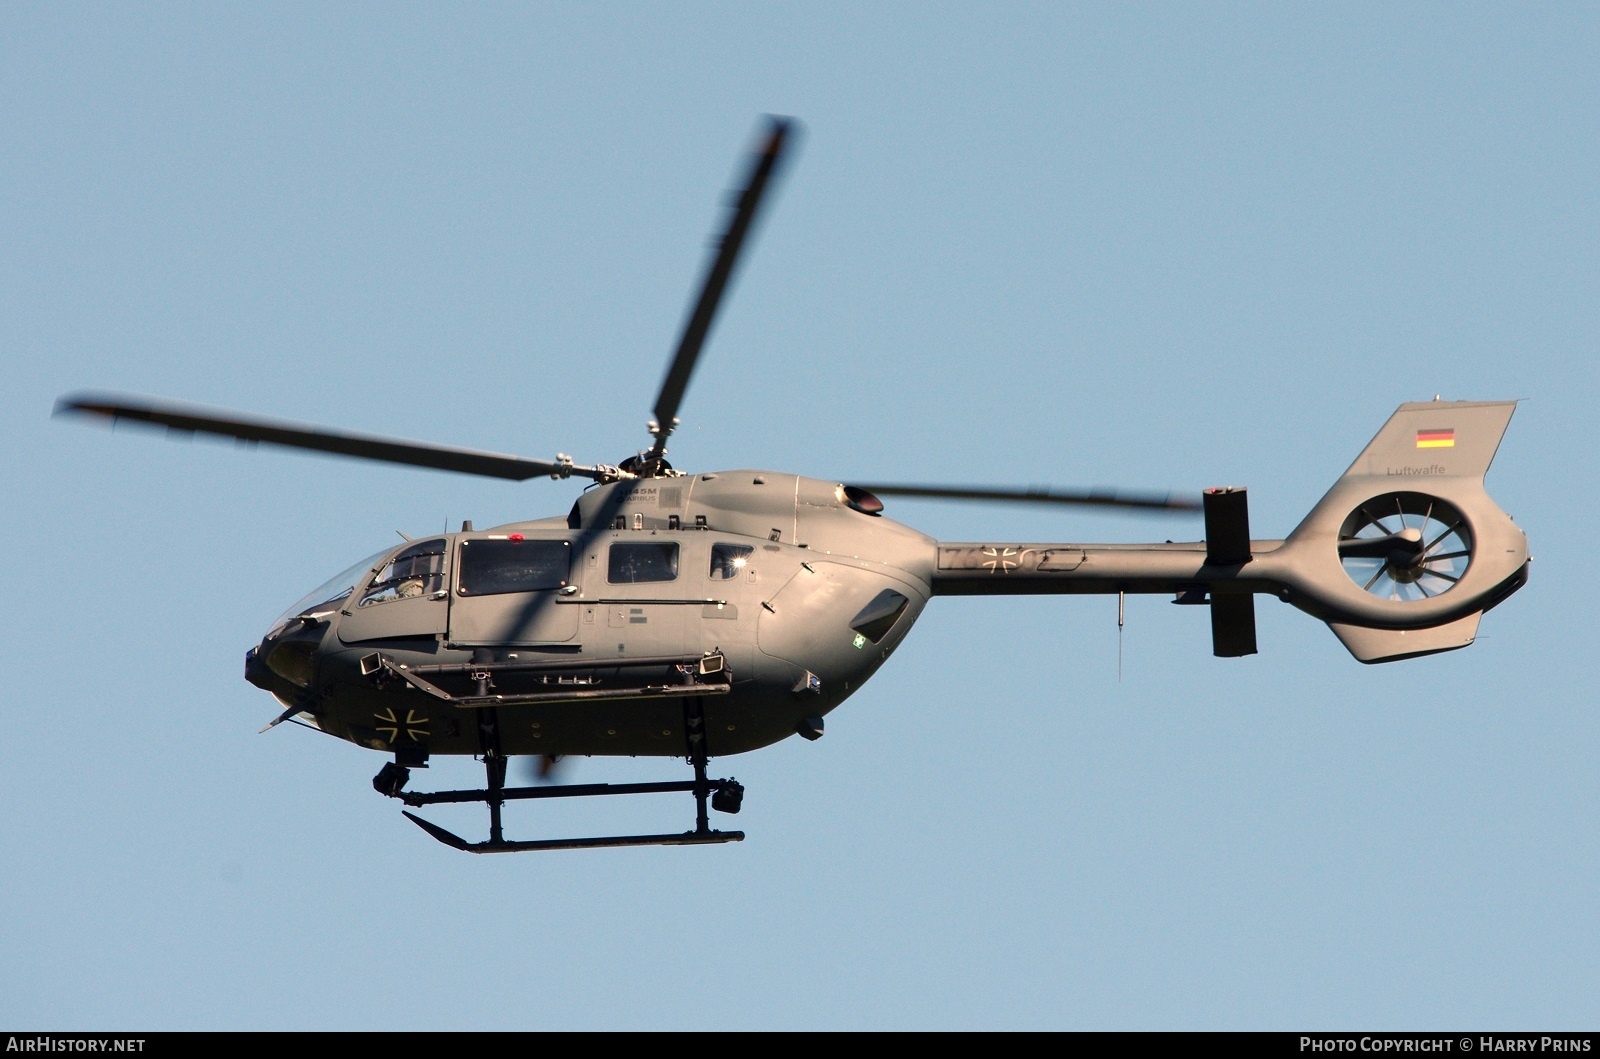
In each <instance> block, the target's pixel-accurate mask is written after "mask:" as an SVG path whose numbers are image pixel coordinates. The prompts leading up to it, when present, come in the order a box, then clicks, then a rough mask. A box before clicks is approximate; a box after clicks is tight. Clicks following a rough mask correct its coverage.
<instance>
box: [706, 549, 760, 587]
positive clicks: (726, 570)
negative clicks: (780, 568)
mask: <svg viewBox="0 0 1600 1059" xmlns="http://www.w3.org/2000/svg"><path fill="white" fill-rule="evenodd" d="M754 551H755V549H754V548H752V547H750V546H749V545H748V544H713V545H712V546H711V580H713V581H731V580H733V579H734V578H736V577H738V576H739V574H740V573H742V572H743V571H744V568H745V567H746V566H748V565H749V563H750V556H751V554H752V553H753V552H754Z"/></svg>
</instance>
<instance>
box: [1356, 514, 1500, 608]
mask: <svg viewBox="0 0 1600 1059" xmlns="http://www.w3.org/2000/svg"><path fill="white" fill-rule="evenodd" d="M1339 560H1340V562H1341V563H1342V564H1343V565H1344V569H1345V573H1347V574H1349V575H1350V579H1351V580H1352V581H1354V582H1355V583H1356V584H1358V585H1360V586H1361V588H1362V590H1363V591H1365V592H1367V593H1369V594H1371V595H1374V596H1377V597H1378V598H1380V599H1391V600H1397V601H1400V602H1413V601H1417V600H1424V599H1431V598H1433V597H1434V596H1438V595H1441V594H1443V593H1445V592H1448V591H1450V589H1452V588H1453V587H1455V585H1456V583H1457V582H1458V581H1460V580H1461V578H1462V576H1463V575H1464V574H1465V573H1466V572H1467V567H1468V566H1469V565H1470V563H1471V561H1472V531H1471V529H1470V528H1469V527H1468V525H1467V520H1466V518H1465V516H1463V515H1462V513H1461V512H1460V510H1459V509H1457V508H1456V507H1455V505H1453V504H1450V503H1448V502H1446V501H1444V500H1441V499H1439V498H1438V497H1434V496H1429V495H1428V494H1426V493H1410V492H1407V493H1386V494H1384V495H1382V496H1376V497H1373V498H1372V499H1371V500H1368V501H1367V502H1366V503H1364V504H1362V505H1360V506H1359V507H1357V508H1356V509H1355V510H1354V511H1352V512H1350V514H1349V515H1348V516H1347V517H1346V518H1345V520H1344V524H1343V526H1341V527H1340V530H1339Z"/></svg>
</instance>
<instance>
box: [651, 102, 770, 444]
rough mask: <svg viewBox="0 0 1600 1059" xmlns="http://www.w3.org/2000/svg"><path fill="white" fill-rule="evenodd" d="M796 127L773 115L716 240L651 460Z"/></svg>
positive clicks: (676, 357)
mask: <svg viewBox="0 0 1600 1059" xmlns="http://www.w3.org/2000/svg"><path fill="white" fill-rule="evenodd" d="M794 124H795V123H794V121H793V119H790V118H781V117H770V116H769V118H768V119H767V132H766V136H765V138H764V140H763V143H762V146H761V148H760V150H758V151H756V152H755V153H753V154H752V155H751V156H750V169H749V174H748V175H747V176H746V178H745V181H744V188H743V190H741V191H739V192H738V193H737V194H738V196H739V200H738V202H737V204H736V206H735V209H734V214H733V218H732V220H730V221H729V222H728V228H727V230H726V231H725V232H723V233H722V236H721V237H720V238H719V239H718V240H717V256H716V258H715V259H714V260H713V261H712V263H711V267H710V268H709V269H707V270H706V275H705V279H704V280H703V281H702V282H701V285H700V299H699V301H697V302H696V303H695V307H694V312H693V313H691V314H690V316H689V320H688V322H687V323H686V324H684V328H683V336H682V337H681V338H680V339H679V340H678V351H677V352H676V353H675V354H673V357H672V363H671V364H670V365H669V366H668V368H667V375H666V378H665V379H663V380H662V382H661V392H660V393H659V394H658V395H657V397H656V407H655V417H656V418H655V427H654V431H655V435H656V439H655V442H654V444H652V445H651V447H650V452H649V455H650V457H651V458H652V459H660V458H661V456H662V455H664V454H665V453H666V451H667V436H668V435H669V434H671V433H672V429H673V427H675V426H676V425H677V416H678V405H679V404H680V403H681V402H682V401H683V393H684V390H685V389H687V388H688V385H689V375H690V373H691V372H693V371H694V364H695V361H696V359H698V358H699V356H700V349H701V347H703V346H704V345H705V341H706V335H707V334H709V333H710V331H711V323H712V320H713V319H714V318H715V317H716V313H717V305H718V304H719V303H720V302H721V300H722V293H723V291H724V290H725V289H726V288H727V286H728V280H729V279H730V278H731V277H732V275H733V269H734V265H735V264H737V263H738V260H739V249H740V247H742V246H743V245H744V239H745V236H746V235H747V234H748V233H749V231H750V228H751V225H752V224H753V223H754V221H755V218H756V211H757V210H758V209H759V207H760V206H761V198H762V195H763V194H764V193H765V192H766V190H767V185H768V183H769V182H770V181H771V179H772V175H773V173H774V172H775V171H776V170H777V168H778V163H779V162H780V161H782V159H783V151H784V145H785V143H786V142H787V141H788V137H789V132H790V129H791V128H792V127H793V126H794Z"/></svg>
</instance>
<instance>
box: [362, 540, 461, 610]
mask: <svg viewBox="0 0 1600 1059" xmlns="http://www.w3.org/2000/svg"><path fill="white" fill-rule="evenodd" d="M443 590H444V541H443V540H433V541H423V542H421V543H420V544H412V545H409V546H408V547H406V548H402V549H401V550H400V551H399V552H398V553H396V555H395V557H394V558H393V559H390V560H389V561H388V563H386V564H385V565H384V567H383V569H382V570H379V571H378V574H377V576H376V577H374V578H373V579H372V584H371V585H370V586H368V588H367V591H366V592H365V593H364V594H363V595H362V597H361V602H360V603H358V604H356V605H357V606H360V607H365V606H369V605H371V604H373V603H387V602H388V601H390V600H392V599H409V598H411V597H412V596H431V595H433V594H434V593H436V592H440V591H443Z"/></svg>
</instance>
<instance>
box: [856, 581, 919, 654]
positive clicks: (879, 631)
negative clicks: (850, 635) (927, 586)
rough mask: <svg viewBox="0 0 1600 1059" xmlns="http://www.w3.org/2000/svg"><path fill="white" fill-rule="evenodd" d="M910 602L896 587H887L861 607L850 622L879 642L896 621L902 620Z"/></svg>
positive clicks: (868, 636) (866, 635) (858, 630)
mask: <svg viewBox="0 0 1600 1059" xmlns="http://www.w3.org/2000/svg"><path fill="white" fill-rule="evenodd" d="M910 602H911V601H910V600H908V599H907V598H906V597H905V596H902V595H901V594H900V593H898V592H896V591H895V590H894V589H892V588H886V589H884V590H883V591H882V592H879V593H878V594H877V595H876V596H875V597H873V600H872V602H871V603H868V604H867V605H866V606H865V607H862V608H861V613H859V614H857V615H856V616H855V619H854V620H853V621H851V622H850V628H852V629H854V630H855V631H856V632H858V633H860V634H861V635H862V636H865V637H866V638H867V639H869V640H871V641H872V642H873V643H877V642H878V641H879V640H882V639H883V638H884V637H885V636H886V635H888V632H889V630H890V629H892V628H894V623H895V622H897V621H899V620H900V615H901V614H903V613H905V609H906V604H908V603H910Z"/></svg>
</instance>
